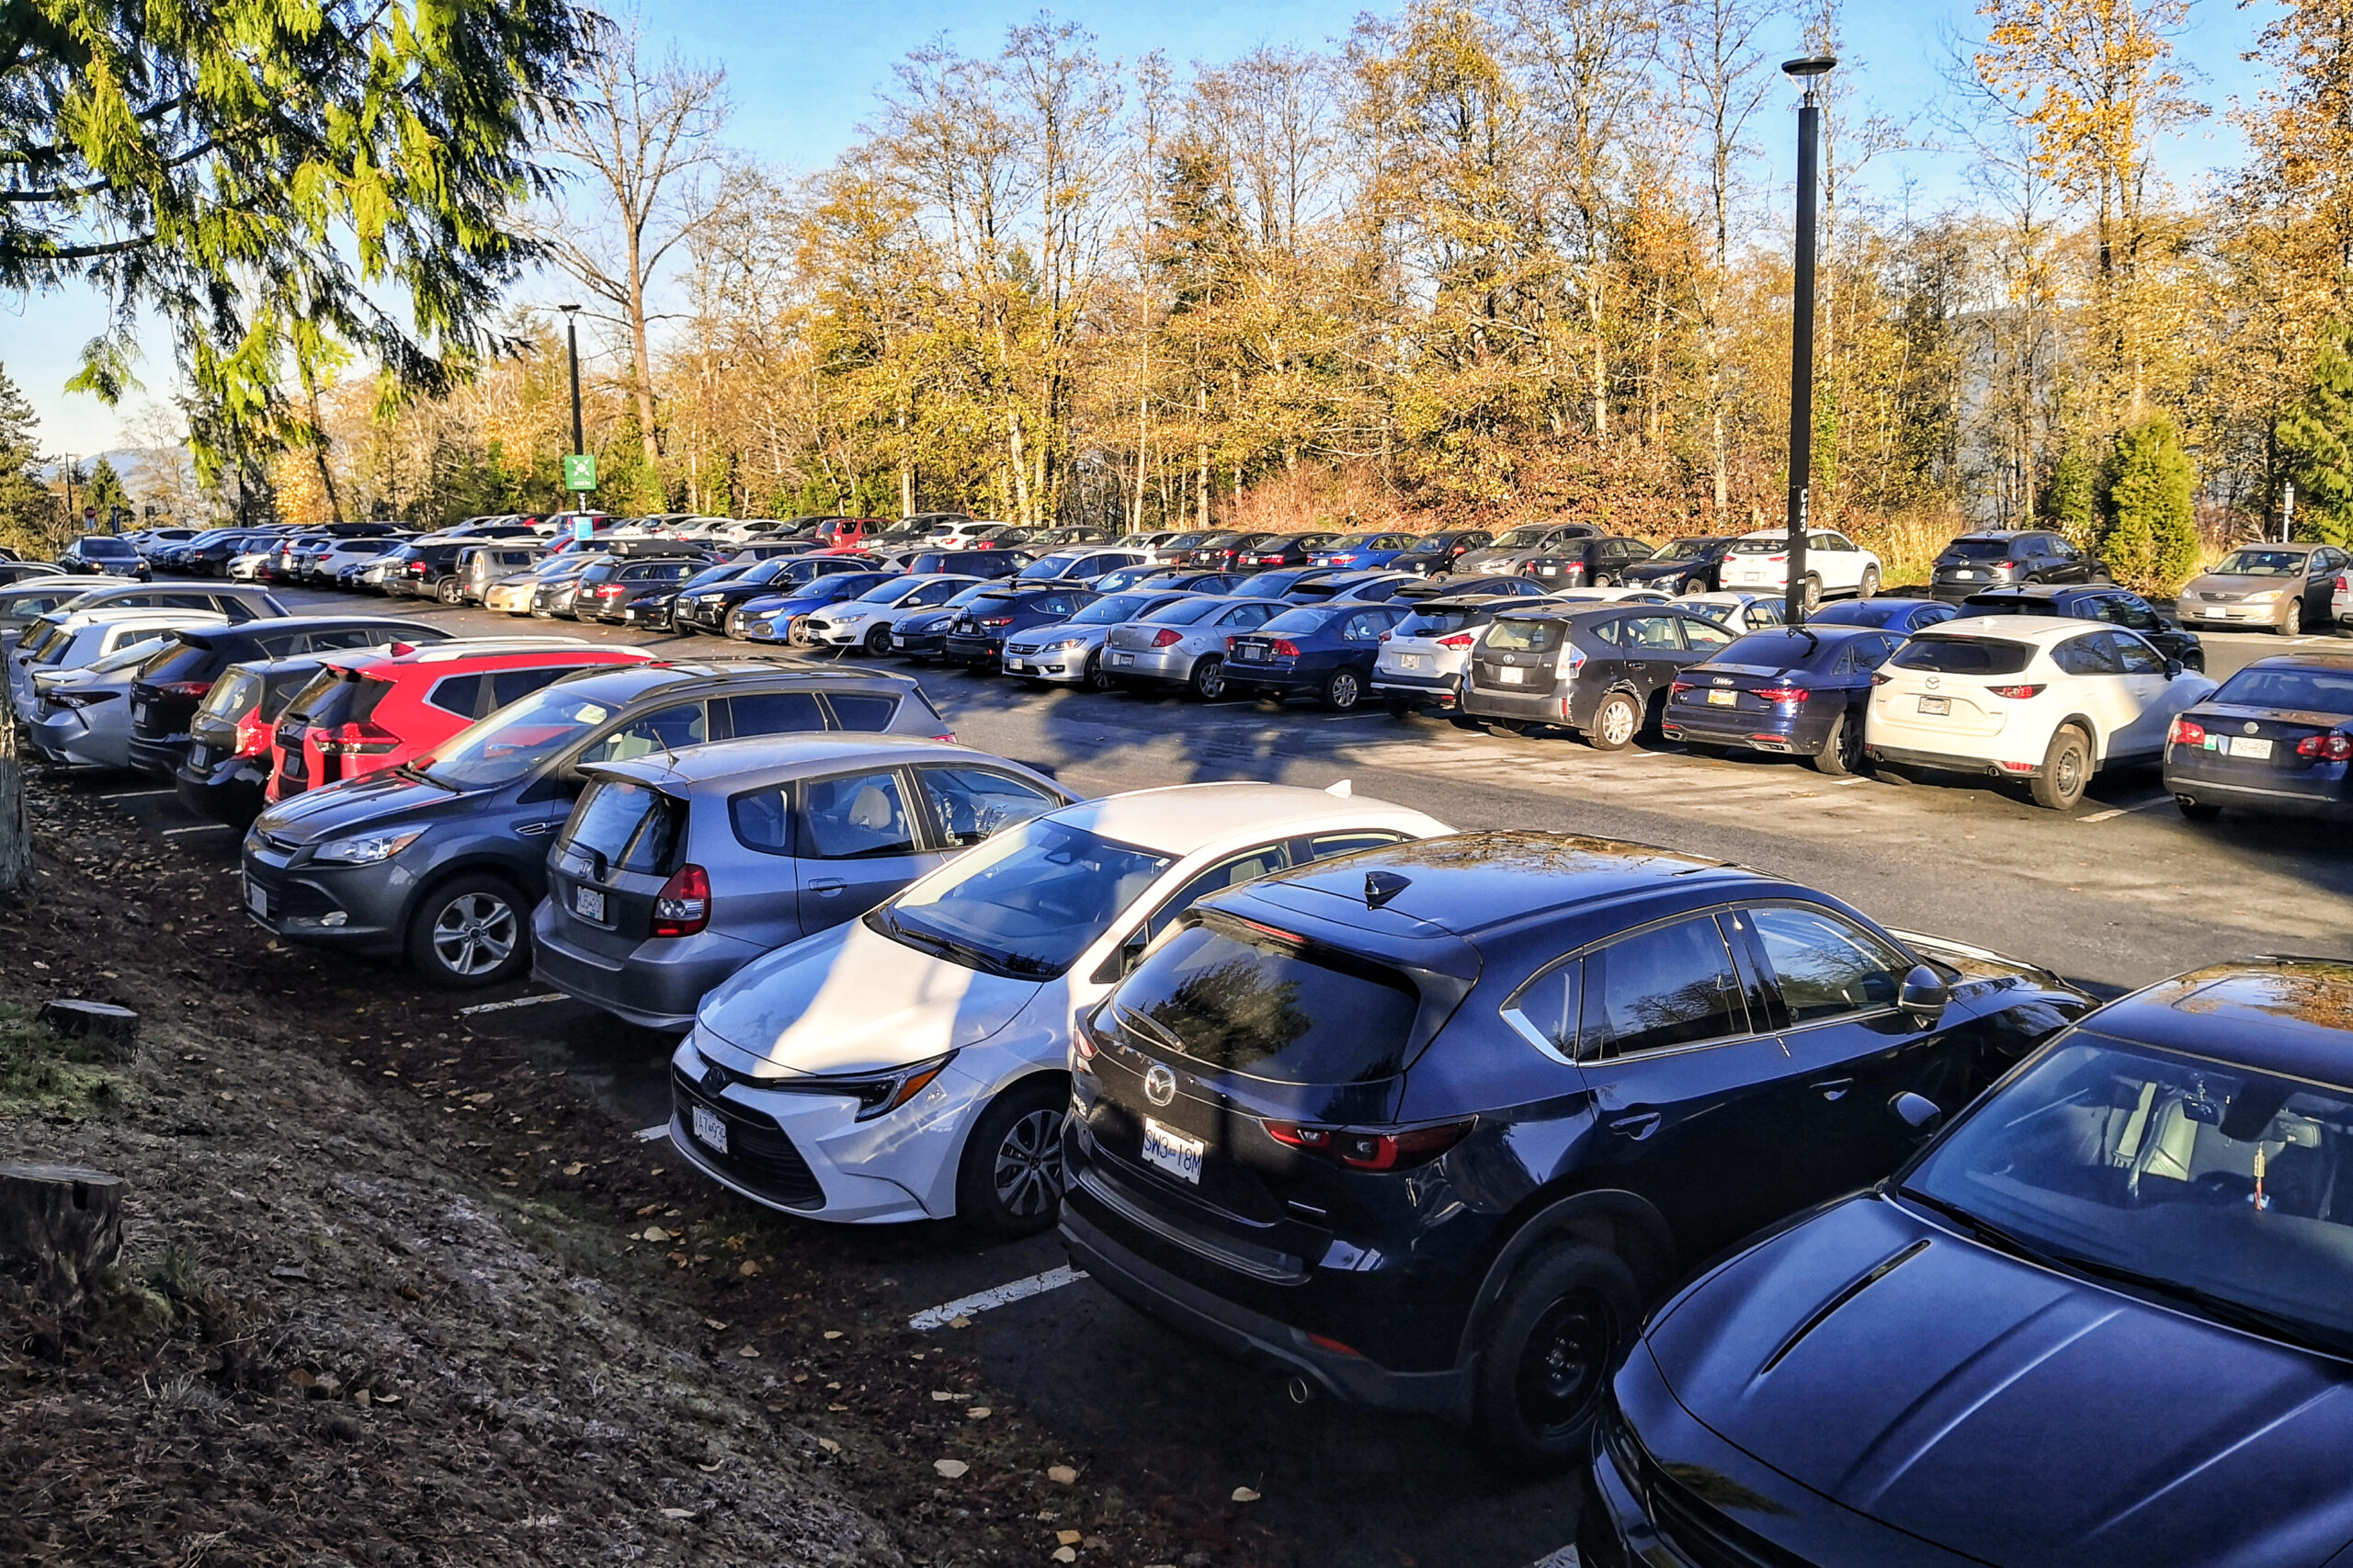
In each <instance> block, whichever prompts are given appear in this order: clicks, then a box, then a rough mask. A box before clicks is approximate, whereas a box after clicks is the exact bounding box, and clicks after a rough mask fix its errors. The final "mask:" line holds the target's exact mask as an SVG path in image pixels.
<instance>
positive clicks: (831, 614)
mask: <svg viewBox="0 0 2353 1568" xmlns="http://www.w3.org/2000/svg"><path fill="white" fill-rule="evenodd" d="M982 583H983V579H982V578H978V577H965V576H920V577H915V576H908V575H905V574H901V575H899V576H895V577H885V578H884V579H882V581H881V582H879V583H876V584H874V585H872V586H871V587H869V588H866V589H863V590H861V591H860V592H859V593H858V594H857V595H855V596H854V597H849V598H846V599H839V600H836V601H835V602H834V603H833V604H830V605H827V606H825V607H824V608H822V609H814V610H811V611H810V612H809V613H808V614H807V615H805V616H803V617H802V618H801V635H802V636H803V637H805V638H806V639H807V640H808V642H809V644H810V645H811V646H812V647H818V648H858V649H861V650H863V651H864V652H865V653H868V654H869V655H870V656H871V657H874V658H880V657H881V656H882V655H883V654H885V653H889V652H890V651H891V632H892V628H893V627H895V626H897V625H898V623H899V622H900V621H901V620H902V619H904V618H905V617H907V616H910V615H915V614H918V613H920V612H922V611H925V610H933V609H938V608H941V607H943V606H945V605H946V604H947V603H948V602H949V600H950V599H953V598H954V597H956V596H957V595H959V594H961V593H963V592H964V591H965V590H967V589H969V588H972V587H974V586H977V585H981V584H982Z"/></svg>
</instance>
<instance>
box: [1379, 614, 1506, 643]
mask: <svg viewBox="0 0 2353 1568" xmlns="http://www.w3.org/2000/svg"><path fill="white" fill-rule="evenodd" d="M1494 613H1495V612H1494V611H1492V610H1483V609H1417V610H1415V612H1414V613H1413V614H1411V615H1409V616H1407V617H1406V618H1405V619H1403V620H1401V621H1399V622H1398V623H1397V627H1396V631H1397V635H1398V636H1400V637H1443V636H1445V635H1446V634H1447V633H1448V632H1449V631H1461V630H1462V629H1463V628H1464V627H1466V626H1471V625H1475V624H1476V623H1477V622H1479V621H1482V620H1484V619H1487V617H1489V616H1490V615H1492V614H1494Z"/></svg>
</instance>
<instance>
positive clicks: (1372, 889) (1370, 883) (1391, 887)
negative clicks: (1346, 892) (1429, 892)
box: [1364, 871, 1414, 909]
mask: <svg viewBox="0 0 2353 1568" xmlns="http://www.w3.org/2000/svg"><path fill="white" fill-rule="evenodd" d="M1413 885H1414V884H1413V881H1412V879H1410V878H1407V877H1401V876H1399V875H1398V874H1397V873H1396V872H1394V871H1367V872H1366V873H1365V874H1364V906H1365V907H1366V908H1367V909H1379V908H1381V906H1382V905H1383V904H1385V903H1388V902H1389V901H1390V900H1391V899H1392V898H1395V897H1396V896H1397V895H1398V894H1399V893H1401V892H1404V891H1405V890H1406V889H1407V888H1409V887H1412V886H1413Z"/></svg>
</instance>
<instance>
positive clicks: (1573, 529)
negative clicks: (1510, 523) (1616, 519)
mask: <svg viewBox="0 0 2353 1568" xmlns="http://www.w3.org/2000/svg"><path fill="white" fill-rule="evenodd" d="M1600 537H1601V530H1600V529H1599V528H1595V527H1594V526H1593V525H1592V524H1591V523H1523V524H1522V525H1520V526H1519V527H1518V528H1512V529H1510V530H1509V531H1507V532H1506V533H1504V534H1502V535H1500V536H1499V537H1497V538H1496V539H1495V540H1492V541H1491V542H1489V543H1487V544H1484V545H1482V546H1480V547H1479V548H1478V549H1476V550H1471V551H1463V552H1462V553H1461V555H1458V556H1457V557H1456V558H1455V561H1454V564H1453V566H1452V567H1450V568H1449V570H1450V571H1453V572H1457V573H1460V574H1464V575H1466V576H1479V577H1517V576H1519V575H1521V574H1524V573H1525V572H1526V571H1527V569H1528V563H1529V562H1531V561H1533V560H1535V559H1536V558H1537V557H1538V556H1540V555H1543V554H1546V553H1548V552H1551V551H1563V550H1566V549H1568V548H1569V546H1570V545H1571V544H1572V543H1573V542H1574V541H1575V540H1581V539H1598V538H1600Z"/></svg>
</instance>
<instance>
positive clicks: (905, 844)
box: [797, 769, 915, 860]
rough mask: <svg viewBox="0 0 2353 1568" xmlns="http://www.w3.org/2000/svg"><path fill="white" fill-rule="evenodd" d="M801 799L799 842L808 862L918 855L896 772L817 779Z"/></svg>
mask: <svg viewBox="0 0 2353 1568" xmlns="http://www.w3.org/2000/svg"><path fill="white" fill-rule="evenodd" d="M800 793H801V809H800V813H799V821H798V824H797V832H798V838H797V842H798V843H799V845H800V849H801V855H802V856H803V857H804V858H810V859H818V860H855V859H859V858H865V857H869V856H876V855H906V854H911V853H913V852H914V850H915V818H914V816H913V814H912V813H910V812H908V810H907V799H906V791H905V790H904V786H903V785H902V784H901V783H900V780H899V775H898V774H897V773H896V772H895V771H892V770H890V769H884V770H881V771H879V772H874V773H852V774H846V775H844V776H843V777H841V778H816V779H812V780H810V781H809V782H808V783H806V784H803V785H802V786H801V791H800Z"/></svg>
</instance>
